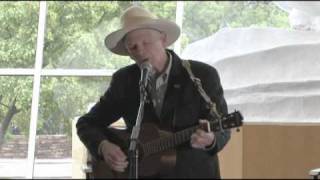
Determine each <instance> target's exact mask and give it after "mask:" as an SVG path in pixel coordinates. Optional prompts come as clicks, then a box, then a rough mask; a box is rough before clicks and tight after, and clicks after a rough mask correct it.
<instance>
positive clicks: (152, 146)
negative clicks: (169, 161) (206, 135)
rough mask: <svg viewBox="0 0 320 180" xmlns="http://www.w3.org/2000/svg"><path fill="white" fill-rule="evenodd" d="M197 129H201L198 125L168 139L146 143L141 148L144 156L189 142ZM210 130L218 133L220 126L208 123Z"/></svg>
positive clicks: (216, 123) (215, 123)
mask: <svg viewBox="0 0 320 180" xmlns="http://www.w3.org/2000/svg"><path fill="white" fill-rule="evenodd" d="M198 128H201V127H200V126H199V125H197V126H193V127H190V128H187V129H184V130H181V131H178V132H176V133H174V134H172V135H171V136H169V137H165V138H161V139H158V140H154V141H151V142H148V143H146V144H144V145H143V146H142V148H143V152H144V155H145V156H148V155H151V154H154V153H158V152H161V151H165V150H168V149H172V148H174V147H176V146H179V145H181V144H183V143H185V142H187V141H189V140H190V138H191V135H192V133H193V132H195V131H196V129H198ZM210 128H211V130H212V131H220V126H219V125H218V122H210Z"/></svg>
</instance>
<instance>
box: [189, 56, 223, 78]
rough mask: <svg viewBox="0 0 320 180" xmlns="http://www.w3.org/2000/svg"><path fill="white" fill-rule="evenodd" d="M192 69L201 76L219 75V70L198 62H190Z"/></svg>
mask: <svg viewBox="0 0 320 180" xmlns="http://www.w3.org/2000/svg"><path fill="white" fill-rule="evenodd" d="M188 61H189V63H190V66H191V69H192V72H193V73H195V75H196V74H199V75H203V76H205V75H207V74H208V73H209V74H211V73H217V70H216V68H215V67H213V66H211V65H209V64H207V63H204V62H200V61H196V60H188Z"/></svg>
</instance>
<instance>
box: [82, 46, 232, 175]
mask: <svg viewBox="0 0 320 180" xmlns="http://www.w3.org/2000/svg"><path fill="white" fill-rule="evenodd" d="M168 51H169V52H170V53H171V54H172V57H173V61H172V68H171V70H170V75H169V80H168V86H167V92H166V95H165V99H164V103H163V108H162V111H161V116H160V118H158V117H157V116H156V114H155V112H154V109H153V106H152V103H151V102H149V103H147V104H146V105H145V112H144V118H143V120H142V123H143V122H146V121H149V120H151V119H152V120H153V122H154V123H156V124H157V125H158V126H159V127H161V128H164V129H169V130H171V131H173V132H175V131H179V130H182V129H185V128H187V127H190V126H194V125H197V124H198V120H199V119H200V118H201V119H204V118H207V117H208V112H209V110H208V109H207V108H206V106H205V101H204V100H203V98H202V97H201V96H200V94H199V92H198V91H197V89H196V88H195V86H194V84H193V82H192V81H191V79H190V77H189V75H188V73H187V71H186V70H185V69H184V67H183V66H182V64H181V59H180V58H179V57H178V56H177V55H176V54H175V53H174V52H173V51H171V50H168ZM190 63H191V68H192V72H193V73H194V75H195V76H196V77H198V78H200V79H201V82H202V85H203V89H204V90H205V91H206V93H207V94H208V95H209V96H210V98H211V99H212V101H214V102H215V103H216V105H217V109H218V111H219V112H221V113H222V114H227V113H228V110H227V104H226V101H225V99H224V97H223V89H222V87H221V83H220V78H219V75H218V73H217V71H216V69H215V68H213V67H211V66H209V65H206V64H204V63H201V62H196V61H190ZM139 80H140V69H139V67H138V66H137V65H136V64H133V65H129V66H126V67H124V68H121V69H120V70H118V71H117V72H115V73H114V75H113V76H112V80H111V83H110V86H109V88H108V90H107V91H106V92H105V94H104V95H103V96H102V97H101V98H100V101H99V102H98V103H97V104H95V106H94V107H93V108H92V109H91V110H90V111H89V112H88V113H87V114H85V115H84V116H82V117H80V119H79V120H78V122H77V125H76V126H77V130H78V135H79V137H80V139H81V141H82V142H83V143H84V144H85V145H86V147H87V148H88V149H89V151H90V153H91V154H92V155H93V156H94V157H97V158H101V157H99V155H98V153H97V150H98V145H99V143H100V142H101V141H102V140H103V139H107V138H108V137H106V135H105V133H104V132H105V131H106V127H107V126H109V125H110V124H111V123H113V122H115V121H116V120H118V119H119V118H121V117H122V118H123V119H124V121H125V123H126V125H127V127H128V128H129V129H131V128H132V127H133V126H134V125H135V120H136V118H137V111H138V108H139V100H140V99H139ZM215 135H216V138H217V145H216V146H215V147H214V148H213V149H211V150H210V151H205V150H200V149H194V148H191V147H190V145H189V143H188V144H186V145H184V146H181V148H178V151H177V164H176V169H175V175H174V176H175V177H187V178H192V177H194V178H201V177H204V178H220V173H219V171H220V170H219V161H218V157H217V153H218V152H219V151H220V150H221V149H222V148H223V147H224V146H225V144H226V143H227V142H228V141H229V139H230V131H229V130H226V131H224V132H223V133H222V132H218V133H217V132H216V133H215Z"/></svg>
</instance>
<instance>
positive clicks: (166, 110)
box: [160, 50, 185, 122]
mask: <svg viewBox="0 0 320 180" xmlns="http://www.w3.org/2000/svg"><path fill="white" fill-rule="evenodd" d="M169 53H171V54H172V67H171V70H170V75H169V79H168V86H167V90H166V93H165V97H164V102H163V106H162V110H161V113H160V119H161V121H162V122H166V121H170V120H169V119H170V118H173V113H174V108H175V106H176V104H177V102H178V100H179V97H180V96H179V95H181V93H182V85H183V81H184V80H185V77H184V76H183V69H182V68H183V67H182V65H181V59H180V58H179V57H178V56H177V55H176V54H175V53H174V52H173V51H170V50H169Z"/></svg>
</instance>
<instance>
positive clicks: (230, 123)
mask: <svg viewBox="0 0 320 180" xmlns="http://www.w3.org/2000/svg"><path fill="white" fill-rule="evenodd" d="M242 120H243V116H242V114H241V113H240V111H236V110H235V111H234V112H232V113H229V114H227V115H225V116H223V117H222V118H221V124H220V122H219V121H215V122H213V127H212V129H213V131H221V128H222V129H231V128H235V127H240V126H242V124H243V122H242Z"/></svg>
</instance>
